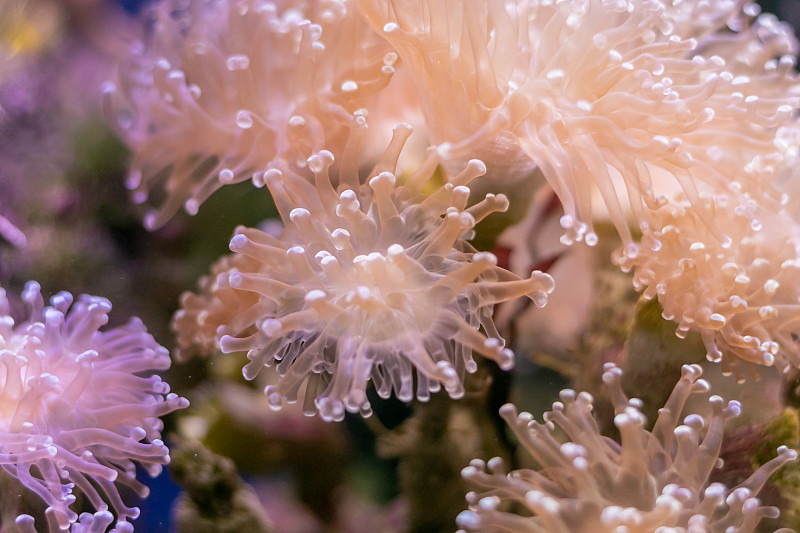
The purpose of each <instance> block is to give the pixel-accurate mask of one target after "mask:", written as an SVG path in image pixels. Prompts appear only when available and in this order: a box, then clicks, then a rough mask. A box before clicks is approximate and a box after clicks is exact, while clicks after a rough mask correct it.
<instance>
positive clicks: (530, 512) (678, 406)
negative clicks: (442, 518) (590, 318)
mask: <svg viewBox="0 0 800 533" xmlns="http://www.w3.org/2000/svg"><path fill="white" fill-rule="evenodd" d="M700 374H701V369H700V367H699V366H697V365H686V366H684V367H683V370H682V376H681V379H680V380H679V381H678V383H677V385H676V386H675V388H674V390H673V392H672V394H671V395H670V397H669V399H668V400H667V403H666V404H665V405H664V407H663V408H662V409H660V410H659V414H658V419H657V420H656V422H655V425H654V427H653V429H652V431H648V430H646V429H645V425H646V420H645V417H644V415H642V413H641V401H640V400H637V399H635V398H628V397H627V396H626V395H625V394H624V392H623V391H622V387H621V385H620V378H621V375H622V372H621V371H620V369H619V368H617V367H615V366H614V365H611V364H607V365H606V367H605V372H604V374H603V383H604V386H605V387H606V389H607V392H608V396H609V398H610V399H611V402H612V404H613V406H614V413H615V417H614V425H615V426H616V427H617V429H618V430H619V434H620V441H619V442H615V441H612V440H611V439H608V438H606V437H604V436H602V435H601V434H600V431H599V429H598V426H597V422H596V421H595V419H594V417H593V413H592V410H593V403H594V400H593V398H592V397H591V395H590V394H588V393H586V392H582V393H580V394H578V393H576V392H575V391H573V390H563V391H561V401H559V402H556V403H554V404H553V409H552V411H549V412H547V413H545V415H544V423H539V422H537V421H535V420H534V419H533V417H532V416H531V415H530V414H529V413H521V414H517V411H516V408H515V407H514V406H513V405H511V404H507V405H505V406H504V407H503V408H502V409H501V411H500V413H501V416H502V417H503V418H504V419H505V420H506V422H507V423H508V425H509V426H510V428H511V429H512V431H513V432H514V434H515V435H516V437H517V438H518V439H519V442H520V444H521V447H522V448H523V449H524V451H525V452H527V453H528V454H530V456H531V457H532V458H533V459H534V461H535V462H536V465H537V466H536V467H535V469H524V470H514V471H511V472H508V471H507V470H506V468H505V465H504V464H503V461H502V460H501V459H500V458H494V459H492V460H490V461H489V462H488V464H487V463H484V462H483V461H480V460H475V461H473V462H472V463H471V465H470V466H468V467H467V468H465V469H464V471H463V475H464V477H465V478H466V479H467V480H468V481H469V482H471V483H473V484H474V485H475V486H476V487H478V488H477V490H476V491H475V492H471V493H469V494H468V495H467V500H468V502H469V506H470V509H469V510H468V511H464V512H462V513H461V514H460V515H459V517H458V520H457V521H458V524H459V527H461V528H462V530H461V531H462V532H470V533H478V532H480V533H500V532H507V531H514V532H518V533H545V532H553V533H556V532H563V531H572V532H575V533H582V532H586V533H588V532H601V533H602V532H609V533H611V532H616V531H627V532H630V533H649V532H653V531H657V532H667V531H675V532H678V531H682V532H692V533H694V532H696V533H700V532H712V533H722V532H725V533H745V532H753V531H756V527H757V526H758V524H759V522H760V521H761V519H762V518H763V517H775V516H777V515H778V510H777V509H776V508H773V507H765V506H762V505H761V503H760V502H759V500H758V498H757V495H758V493H759V491H760V490H761V488H762V487H763V486H764V484H765V482H766V481H767V479H768V478H769V476H770V475H771V474H772V473H774V472H775V471H777V470H778V469H779V468H780V467H781V466H783V465H784V464H786V463H787V462H789V461H794V460H796V459H797V452H796V451H795V450H791V449H789V448H786V447H784V446H781V447H780V448H779V449H778V453H777V457H775V458H774V459H772V460H770V461H769V462H767V463H765V464H764V465H763V466H761V467H760V468H759V469H758V470H757V471H756V472H755V473H754V474H752V475H751V476H750V477H749V478H748V479H747V480H745V481H744V482H742V483H741V484H739V485H738V486H736V487H734V488H728V487H726V486H724V485H723V484H721V483H711V484H709V475H710V474H711V472H712V470H713V469H714V468H715V467H718V466H719V454H720V449H721V446H722V441H723V427H724V425H725V422H726V420H728V419H729V418H731V417H734V416H737V415H738V414H739V411H740V406H739V404H738V402H736V401H731V402H728V404H727V405H725V402H724V401H723V400H722V398H720V397H719V396H710V397H709V398H708V402H709V403H710V404H711V407H712V410H713V412H712V414H711V415H710V416H707V417H703V416H701V415H699V414H690V415H688V416H686V417H685V418H684V419H683V422H682V423H681V420H680V417H681V413H682V411H683V408H684V404H685V403H686V400H687V398H689V397H690V396H692V395H695V394H705V395H707V394H708V391H709V385H708V383H707V382H705V381H704V380H702V379H699V377H700ZM510 502H515V503H517V504H519V505H520V506H521V507H522V508H523V509H524V510H525V513H526V515H521V514H515V513H513V512H511V511H506V510H503V507H502V506H501V505H502V504H504V503H510Z"/></svg>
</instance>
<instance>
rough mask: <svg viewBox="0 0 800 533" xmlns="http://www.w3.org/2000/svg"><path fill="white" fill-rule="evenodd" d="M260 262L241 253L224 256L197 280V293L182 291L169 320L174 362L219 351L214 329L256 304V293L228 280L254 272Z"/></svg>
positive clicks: (228, 322)
mask: <svg viewBox="0 0 800 533" xmlns="http://www.w3.org/2000/svg"><path fill="white" fill-rule="evenodd" d="M260 264H261V263H260V262H259V261H258V260H255V259H253V258H251V257H249V256H247V255H244V254H234V255H225V256H223V257H221V258H220V259H219V260H218V261H217V262H215V263H214V264H213V265H212V266H211V273H210V274H209V275H207V276H203V277H201V278H200V280H199V281H198V283H197V285H198V289H199V291H198V293H193V292H184V293H183V294H182V295H181V302H180V309H178V311H177V312H176V313H175V316H174V317H173V319H172V330H173V331H174V332H175V336H176V339H175V340H176V342H177V344H178V347H177V350H176V351H175V353H174V355H175V357H176V358H177V359H178V360H188V359H190V358H191V357H193V356H209V355H212V354H214V353H216V352H217V351H218V350H219V338H218V337H217V330H218V329H219V328H220V326H223V325H226V324H230V323H232V322H233V321H234V320H235V319H236V318H237V316H238V315H239V314H240V313H243V312H244V311H246V310H248V309H250V308H251V307H252V306H253V305H255V304H256V303H257V302H258V299H259V296H258V294H257V293H253V292H244V291H239V290H236V289H234V288H233V287H231V286H230V285H229V284H228V278H229V277H230V275H231V274H232V273H234V272H256V271H257V270H258V268H259V266H260Z"/></svg>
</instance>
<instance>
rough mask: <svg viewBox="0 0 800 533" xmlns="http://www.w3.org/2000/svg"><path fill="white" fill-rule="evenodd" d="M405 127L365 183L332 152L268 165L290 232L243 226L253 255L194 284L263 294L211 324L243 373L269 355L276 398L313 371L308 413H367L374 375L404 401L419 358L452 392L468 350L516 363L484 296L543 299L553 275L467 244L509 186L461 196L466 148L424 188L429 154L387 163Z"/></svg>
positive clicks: (235, 243)
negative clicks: (415, 161) (244, 356)
mask: <svg viewBox="0 0 800 533" xmlns="http://www.w3.org/2000/svg"><path fill="white" fill-rule="evenodd" d="M410 133H411V128H410V126H408V125H407V124H399V125H397V126H396V127H395V129H394V136H393V139H392V141H391V143H390V144H389V147H388V148H387V149H386V152H385V154H384V156H383V158H382V160H381V161H380V162H379V163H378V164H377V165H376V167H375V168H374V169H373V170H372V171H371V172H370V173H369V175H368V177H367V178H366V180H365V181H364V182H362V181H361V180H359V178H358V175H357V174H350V175H348V174H346V173H345V172H343V171H341V172H340V173H339V176H338V179H334V180H333V181H334V182H338V183H339V186H338V188H334V186H333V185H332V184H331V183H332V181H331V176H329V169H330V168H331V166H332V165H333V163H334V158H333V156H332V154H331V153H330V152H327V151H322V152H320V153H318V154H316V155H314V156H312V157H311V158H309V161H308V166H309V168H310V169H311V170H312V171H313V173H314V177H315V181H314V183H313V184H312V183H310V182H309V181H308V180H306V179H305V178H304V177H302V176H299V175H297V174H295V173H293V172H292V171H291V170H290V169H288V168H285V169H283V170H278V169H271V170H269V171H268V172H266V173H265V174H264V178H263V179H264V182H265V184H266V186H267V187H268V188H269V191H270V192H271V194H272V196H273V198H274V199H275V202H276V204H277V206H278V209H279V211H280V214H281V218H282V219H283V221H284V223H285V224H286V228H285V231H284V232H283V234H281V235H280V236H279V237H273V236H271V235H269V234H267V233H265V232H263V231H261V230H257V229H251V228H240V229H239V230H238V231H237V233H236V235H235V236H234V237H233V239H232V240H231V244H230V247H231V250H232V251H234V252H236V253H237V254H241V255H244V256H246V257H248V258H249V260H250V261H251V263H250V265H251V266H252V265H254V263H253V261H254V262H255V265H256V268H253V269H251V270H249V271H248V270H243V269H242V268H241V266H239V267H238V268H235V269H231V271H229V272H227V273H222V274H220V275H218V277H217V282H216V284H215V285H214V287H210V289H211V293H210V294H207V295H201V296H200V298H206V299H207V301H213V302H216V301H218V300H219V298H217V294H220V293H221V291H225V292H226V294H237V293H238V294H241V298H252V295H253V294H254V293H255V294H256V295H258V299H257V301H256V302H255V303H253V304H252V305H251V306H250V307H248V308H247V309H243V310H242V311H240V312H238V314H237V315H236V316H235V317H233V318H232V320H230V321H228V322H227V323H225V324H223V325H221V327H220V328H219V330H218V332H217V334H218V336H219V337H220V338H219V343H220V347H221V349H222V351H223V352H226V353H228V352H235V351H244V350H247V351H248V358H249V359H250V363H249V364H248V365H247V366H245V368H244V375H245V377H247V378H248V379H252V378H254V377H255V376H256V375H257V374H258V373H259V372H260V371H261V369H262V368H263V367H264V366H265V365H267V366H271V365H273V364H274V365H276V367H277V370H278V373H279V375H280V376H281V378H280V381H279V382H278V384H277V385H274V386H269V387H267V389H266V391H265V392H266V394H267V396H268V399H269V403H270V404H271V405H272V406H274V407H276V408H278V407H280V405H281V404H282V402H283V401H284V399H288V400H289V401H295V400H296V398H297V394H298V389H299V388H300V386H301V385H302V384H303V383H304V382H306V381H308V385H307V388H306V402H305V405H306V410H307V411H309V412H310V413H313V412H314V411H317V410H318V411H319V413H320V415H321V416H322V417H323V418H325V419H329V420H339V419H341V418H342V417H343V416H344V413H345V411H350V412H361V413H362V414H364V415H367V414H369V413H370V412H371V411H370V405H369V402H368V401H367V396H366V385H367V382H368V381H369V380H370V379H371V380H372V381H373V383H374V384H375V388H376V390H377V393H378V394H379V395H380V396H382V397H386V396H388V395H390V394H391V393H392V392H393V391H394V392H395V393H396V395H397V397H399V398H400V399H402V400H405V401H408V400H411V399H412V398H413V396H414V372H413V370H414V369H416V396H417V397H418V398H419V399H422V400H425V399H427V398H428V397H429V395H430V393H431V392H435V391H437V390H439V389H440V388H441V386H442V385H443V386H444V388H445V389H446V390H447V392H448V393H449V394H450V395H451V396H453V397H459V396H461V395H463V393H464V389H463V384H462V376H463V374H464V372H465V371H466V372H473V371H475V369H476V363H475V361H474V360H473V358H472V352H473V350H474V351H475V352H476V353H478V354H480V355H482V356H483V357H486V358H489V359H492V360H494V361H496V362H497V363H498V364H499V365H500V366H501V367H502V368H504V369H508V368H510V367H511V365H512V364H513V354H512V352H511V351H510V350H509V349H507V348H506V347H505V346H504V345H505V343H504V341H503V340H502V339H501V338H500V335H499V333H498V332H497V329H496V328H495V326H494V323H493V321H492V318H491V310H492V307H493V305H494V304H495V303H499V302H503V301H506V300H509V299H513V298H517V297H520V296H528V297H530V298H532V299H533V300H534V302H535V303H536V304H538V305H540V306H542V305H544V304H545V302H546V300H547V294H548V293H549V292H551V291H552V290H553V280H552V278H551V277H550V276H549V275H547V274H544V273H542V272H539V271H534V272H533V273H532V274H531V276H530V278H528V279H521V278H519V277H517V276H515V275H514V274H512V273H510V272H508V271H507V270H505V269H502V268H500V267H498V266H497V258H496V257H495V256H494V255H493V254H491V253H489V252H476V251H475V250H474V249H473V248H472V247H471V246H470V245H469V244H468V242H467V240H468V239H469V238H470V237H471V235H472V233H473V228H474V226H475V224H476V223H477V222H479V221H480V220H482V219H483V218H484V217H486V216H487V215H489V214H491V213H492V212H495V211H503V210H505V209H506V207H507V205H508V200H507V198H506V197H505V196H503V195H492V194H489V195H487V196H486V198H484V199H483V200H482V201H480V202H478V203H477V204H475V205H472V206H470V207H467V202H468V197H469V194H470V190H469V188H468V187H467V186H468V185H469V183H470V182H471V181H472V180H473V179H475V178H476V177H478V176H480V175H482V174H483V173H484V172H485V166H484V165H483V163H481V162H480V161H477V160H473V161H470V162H469V163H468V164H467V165H466V167H465V168H464V169H463V170H462V171H461V172H460V173H459V174H457V175H455V176H449V177H447V178H446V180H445V183H444V184H443V185H440V186H439V187H438V189H436V190H435V191H434V192H432V193H431V194H429V195H424V194H422V190H423V188H426V187H428V186H430V185H431V184H433V183H435V181H436V179H438V175H437V174H435V172H434V171H435V169H436V161H435V153H434V154H432V157H433V158H432V159H431V160H429V161H428V162H427V163H426V164H425V165H423V166H422V168H420V169H419V171H418V172H417V173H415V174H413V175H409V176H407V177H405V178H404V177H403V176H398V175H397V174H396V163H397V159H398V157H399V154H400V151H401V149H402V147H403V145H404V143H405V141H406V139H407V137H408V136H409V135H410ZM340 168H357V165H347V164H346V163H343V164H342V165H341V167H340ZM231 289H233V291H232V292H231ZM190 298H191V297H185V298H184V302H188V301H189V300H190ZM233 306H234V307H237V308H241V307H242V306H241V305H239V304H233ZM187 311H188V310H187V309H184V310H182V311H179V314H178V315H177V317H176V321H175V326H176V327H178V328H181V327H186V326H181V324H190V323H191V319H190V318H187V317H189V315H191V316H195V317H197V313H189V312H187ZM479 328H483V331H484V332H485V333H482V332H480V331H479ZM326 385H327V387H326ZM311 400H314V403H313V404H312V402H311Z"/></svg>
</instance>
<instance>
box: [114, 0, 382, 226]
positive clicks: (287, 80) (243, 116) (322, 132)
mask: <svg viewBox="0 0 800 533" xmlns="http://www.w3.org/2000/svg"><path fill="white" fill-rule="evenodd" d="M148 28H149V31H148V34H147V35H146V39H145V42H144V43H143V44H142V43H137V44H135V45H134V46H133V48H132V52H131V55H130V57H129V59H128V61H127V62H126V63H125V64H124V65H123V66H122V68H121V69H120V80H119V88H118V89H117V88H116V87H115V86H114V85H111V84H109V85H108V86H107V87H106V90H107V92H108V95H109V98H108V100H107V104H108V109H109V111H108V113H109V115H110V116H111V117H112V119H113V121H114V123H115V125H116V126H117V127H118V130H119V132H120V134H121V135H122V137H123V138H124V139H125V141H126V142H127V144H128V145H129V146H130V147H131V149H132V150H133V153H134V157H133V162H132V165H131V167H132V168H131V172H130V178H129V179H128V182H127V185H128V187H129V188H130V189H131V190H132V191H133V199H134V201H136V202H145V201H149V202H150V203H151V204H152V205H155V210H153V211H151V212H150V213H149V214H148V215H147V216H146V218H145V224H146V226H147V227H149V228H156V227H158V226H160V225H162V224H164V222H166V220H168V219H169V218H170V217H171V216H172V215H174V214H175V212H176V211H177V210H178V209H179V208H180V206H181V204H183V206H184V207H185V209H186V210H187V211H188V212H189V213H195V212H197V210H198V208H199V206H200V204H202V203H203V201H205V200H206V198H208V196H210V195H211V194H212V193H213V192H214V191H215V190H217V189H218V188H219V187H220V186H222V185H224V184H228V183H236V182H240V181H244V180H246V179H248V178H250V177H252V176H253V175H257V174H261V173H263V172H264V171H265V170H267V168H268V167H269V165H270V164H271V163H273V162H274V161H276V160H277V159H282V160H285V161H287V162H288V163H289V164H290V165H293V166H294V165H297V166H300V167H302V166H304V165H305V160H306V159H307V158H308V157H310V156H311V155H312V154H313V153H316V152H318V151H319V150H321V149H323V148H327V149H329V150H332V151H334V152H338V150H340V149H344V144H345V143H346V141H347V139H348V138H350V137H351V135H350V130H351V129H352V127H353V126H354V125H359V126H360V125H363V124H364V123H365V122H366V121H367V120H368V114H369V111H368V108H369V102H370V97H371V96H372V95H373V94H374V93H376V92H378V91H379V90H380V89H381V88H383V87H384V86H386V84H388V82H389V80H390V79H391V76H392V73H393V72H394V68H393V66H392V65H393V63H394V61H395V60H396V59H397V56H396V54H394V53H392V52H391V50H390V49H389V47H388V46H387V45H386V43H384V42H383V41H382V40H381V39H380V38H379V37H378V36H376V35H374V32H372V30H371V29H370V28H369V27H368V26H367V25H366V24H365V23H364V22H363V21H362V19H361V18H360V17H359V16H358V13H357V12H356V10H355V9H353V8H352V7H351V5H350V3H348V2H343V1H340V0H320V1H311V0H308V1H299V2H287V1H276V2H265V1H261V0H244V1H227V0H194V1H192V2H176V1H171V0H167V1H165V2H162V3H161V4H160V6H159V7H157V8H156V9H155V10H154V11H152V13H151V17H150V20H149V21H148ZM117 94H119V95H120V96H122V98H119V97H117V96H116V95H117Z"/></svg>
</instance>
